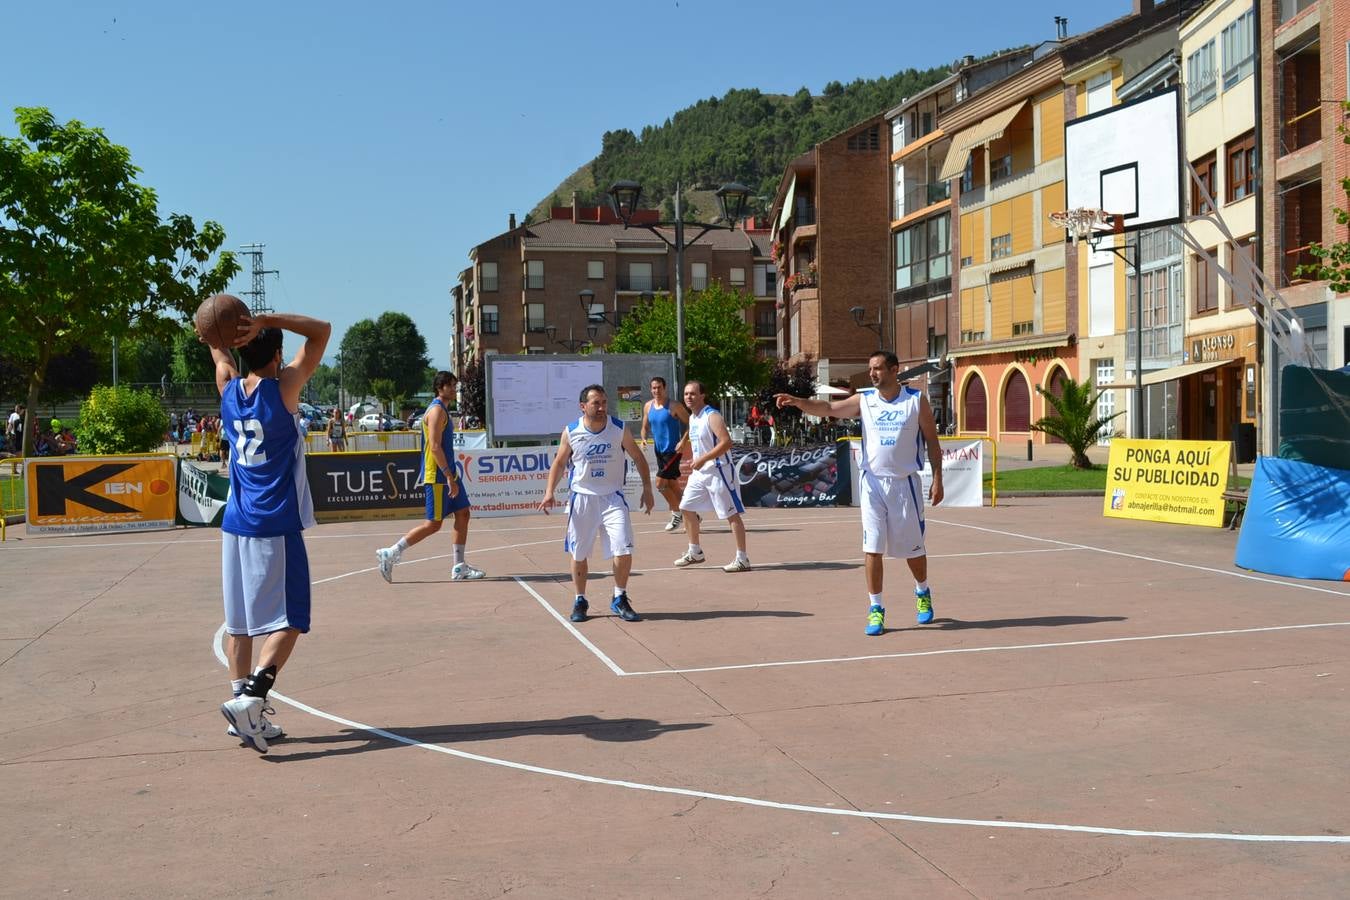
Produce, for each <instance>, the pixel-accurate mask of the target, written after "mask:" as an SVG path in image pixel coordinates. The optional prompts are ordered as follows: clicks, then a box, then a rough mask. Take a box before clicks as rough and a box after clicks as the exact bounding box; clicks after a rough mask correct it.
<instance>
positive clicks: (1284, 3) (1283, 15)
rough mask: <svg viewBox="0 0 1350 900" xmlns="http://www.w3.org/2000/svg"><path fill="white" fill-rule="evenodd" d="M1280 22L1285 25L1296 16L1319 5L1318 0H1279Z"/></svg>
mask: <svg viewBox="0 0 1350 900" xmlns="http://www.w3.org/2000/svg"><path fill="white" fill-rule="evenodd" d="M1278 5H1279V7H1280V24H1281V25H1283V24H1284V23H1285V22H1288V21H1289V20H1290V19H1292V18H1294V16H1296V15H1298V14H1299V13H1301V12H1303V11H1304V10H1305V9H1311V8H1312V7H1314V6H1316V5H1317V0H1279V4H1278Z"/></svg>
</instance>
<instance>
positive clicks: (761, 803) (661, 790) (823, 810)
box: [211, 601, 1350, 844]
mask: <svg viewBox="0 0 1350 900" xmlns="http://www.w3.org/2000/svg"><path fill="white" fill-rule="evenodd" d="M541 602H542V601H541ZM545 605H547V604H545ZM224 634H225V626H224V625H223V624H222V625H221V626H220V629H219V630H218V631H216V634H215V637H214V639H213V640H212V647H211V649H212V651H213V652H214V653H215V656H216V659H217V660H219V661H220V663H221V665H227V663H226V659H225V652H224V649H223V647H222V643H221V640H222V638H223V637H224ZM268 699H275V700H279V701H280V702H282V703H285V704H286V705H288V706H291V707H294V708H295V709H298V710H300V711H301V712H305V713H309V714H310V715H312V716H315V717H317V718H320V719H327V720H328V721H330V722H333V723H335V724H338V725H344V726H346V727H348V728H352V729H356V730H358V731H364V732H367V733H368V734H373V735H376V736H377V737H382V738H384V739H385V740H389V741H394V742H395V743H399V744H403V745H405V746H408V747H416V748H419V749H422V750H430V751H432V752H434V753H443V754H445V755H446V756H453V757H458V758H459V759H464V760H468V761H470V762H478V763H486V764H487V765H491V766H499V767H501V768H504V769H514V770H516V771H518V772H530V773H532V774H535V775H548V776H551V777H553V778H563V779H566V780H568V781H579V782H583V783H587V784H600V785H606V786H608V787H619V788H626V789H628V790H633V791H643V792H646V793H653V794H674V795H676V796H680V797H695V798H699V799H703V800H719V801H722V802H724V803H735V804H739V805H741V806H757V807H761V808H765V809H778V810H784V811H787V812H803V813H815V814H817V815H827V816H847V817H850V818H856V819H882V820H886V821H891V822H912V823H915V824H919V825H959V826H965V827H969V828H1011V829H1016V830H1021V831H1065V832H1074V833H1077V834H1103V835H1112V836H1117V837H1142V838H1168V839H1177V840H1199V841H1237V842H1245V843H1263V844H1271V843H1280V844H1346V843H1350V835H1327V834H1231V833H1230V834H1224V833H1222V832H1204V831H1144V830H1141V829H1134V828H1109V827H1105V826H1097V825H1060V824H1055V823H1051V822H1018V821H1008V820H1005V819H956V818H948V817H945V816H917V815H911V814H910V813H893V812H873V811H868V810H861V809H837V808H834V807H829V806H810V805H807V804H803V803H780V802H778V801H776V800H764V799H761V798H758V797H741V796H737V795H735V794H715V793H712V792H710V791H699V790H694V789H692V788H681V787H669V786H666V785H659V784H645V783H643V782H640V781H622V780H619V779H615V778H602V777H600V776H598V775H586V774H584V773H582V772H569V771H566V770H564V769H550V768H547V767H545V766H536V765H531V764H529V763H521V762H515V761H514V760H509V759H502V758H500V757H495V756H485V755H483V754H481V753H469V752H468V751H466V750H457V749H455V748H454V747H446V746H443V745H441V744H428V743H426V742H425V741H419V740H415V739H414V738H410V737H405V736H404V735H401V734H398V733H397V732H393V731H386V730H385V729H383V728H376V727H375V726H373V725H366V724H364V723H362V722H357V721H355V720H353V719H347V718H343V717H342V716H338V715H334V714H333V713H330V712H325V711H324V710H321V709H318V708H317V707H313V706H310V705H309V704H307V703H304V702H302V701H300V700H297V699H295V698H293V697H290V696H288V695H286V694H282V693H279V692H277V691H272V692H271V693H270V694H269V695H268Z"/></svg>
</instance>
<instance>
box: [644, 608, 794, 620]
mask: <svg viewBox="0 0 1350 900" xmlns="http://www.w3.org/2000/svg"><path fill="white" fill-rule="evenodd" d="M813 615H815V613H809V612H799V611H797V610H795V609H705V610H691V611H689V612H644V613H643V614H642V618H644V619H646V620H647V621H648V622H660V621H662V620H665V621H668V622H697V621H700V620H702V619H754V618H769V619H800V618H804V617H807V616H813Z"/></svg>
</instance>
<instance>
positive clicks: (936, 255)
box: [895, 215, 952, 291]
mask: <svg viewBox="0 0 1350 900" xmlns="http://www.w3.org/2000/svg"><path fill="white" fill-rule="evenodd" d="M951 271H952V270H951V217H950V216H945V215H944V216H938V217H936V218H932V219H927V220H925V221H923V222H920V223H919V224H917V225H914V226H912V227H910V228H906V229H904V230H903V231H897V232H896V233H895V290H897V291H898V290H902V289H904V288H908V287H913V286H914V285H916V284H925V283H927V282H929V281H932V280H934V279H937V278H944V277H946V276H947V275H950V274H951Z"/></svg>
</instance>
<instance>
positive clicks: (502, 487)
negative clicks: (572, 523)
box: [455, 446, 665, 517]
mask: <svg viewBox="0 0 1350 900" xmlns="http://www.w3.org/2000/svg"><path fill="white" fill-rule="evenodd" d="M557 454H558V448H557V447H544V446H534V447H511V448H499V449H483V450H461V451H459V452H458V453H456V454H455V456H456V458H457V462H456V465H457V468H458V469H459V472H460V475H461V477H462V478H463V479H464V484H465V487H466V488H467V490H468V492H469V499H470V500H472V501H473V514H474V515H475V516H492V517H496V516H526V515H533V514H535V513H537V512H538V509H537V507H538V506H539V501H540V500H543V499H544V488H545V487H546V486H547V485H548V470H549V467H550V466H552V465H553V458H554V457H555V456H557ZM644 456H646V457H647V459H648V469H649V470H651V467H652V466H653V465H654V464H655V463H654V460H653V458H652V456H651V455H650V454H649V453H644ZM625 459H627V457H626V456H625ZM626 471H627V474H626V476H625V478H624V484H623V495H624V498H625V499H627V501H628V506H629V507H630V508H631V509H632V510H633V512H634V513H635V514H637V513H638V512H639V508H638V503H639V501H640V500H641V499H642V479H640V478H639V477H638V474H637V471H636V470H635V468H634V466H633V464H632V462H631V461H628V463H627V466H626ZM652 493H653V495H655V482H653V491H652ZM570 496H571V491H570V490H569V489H568V486H567V474H566V473H565V472H564V473H563V477H562V478H561V479H560V480H559V483H558V488H557V490H556V491H555V492H554V494H553V499H554V500H556V501H557V502H558V506H559V507H560V508H562V509H564V510H565V509H566V507H567V501H568V500H569V499H570ZM657 503H658V505H659V506H661V507H664V506H665V503H664V501H660V500H658V501H657Z"/></svg>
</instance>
